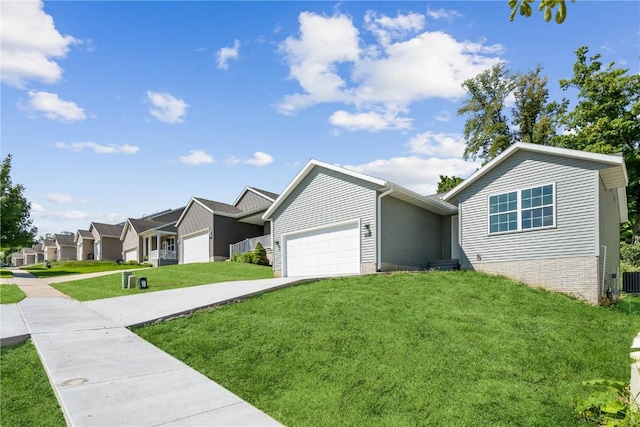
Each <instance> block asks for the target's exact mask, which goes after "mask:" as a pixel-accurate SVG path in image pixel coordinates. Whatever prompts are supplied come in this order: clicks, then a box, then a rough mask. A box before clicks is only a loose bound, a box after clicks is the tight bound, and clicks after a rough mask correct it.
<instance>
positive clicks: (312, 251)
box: [282, 221, 360, 277]
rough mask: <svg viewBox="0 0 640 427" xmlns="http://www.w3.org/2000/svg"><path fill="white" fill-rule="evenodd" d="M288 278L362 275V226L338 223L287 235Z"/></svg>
mask: <svg viewBox="0 0 640 427" xmlns="http://www.w3.org/2000/svg"><path fill="white" fill-rule="evenodd" d="M282 238H283V242H284V244H283V260H284V265H283V267H284V269H283V272H284V274H283V275H284V276H289V277H293V276H317V275H340V274H359V273H360V223H359V221H351V222H348V223H341V224H334V225H331V226H327V227H322V228H314V229H311V230H306V231H302V232H295V233H289V234H287V235H283V236H282Z"/></svg>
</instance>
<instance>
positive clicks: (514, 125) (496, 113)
mask: <svg viewBox="0 0 640 427" xmlns="http://www.w3.org/2000/svg"><path fill="white" fill-rule="evenodd" d="M541 73H542V66H540V65H538V66H537V67H536V68H535V69H534V70H530V71H527V72H526V73H513V72H511V71H509V70H507V69H506V68H505V66H504V64H500V65H496V66H494V67H493V68H491V69H489V70H486V71H484V72H482V73H480V74H478V75H477V76H476V77H474V78H472V79H469V80H466V81H465V82H464V83H463V84H462V86H463V87H464V88H465V89H466V90H467V93H468V95H469V96H468V98H467V99H466V100H465V101H464V102H463V104H462V107H460V109H459V110H458V115H467V116H468V117H467V120H466V122H465V126H464V136H465V139H466V141H467V145H466V147H465V150H464V158H465V159H468V158H470V157H471V158H473V159H475V158H478V157H479V158H481V159H484V160H485V161H489V160H491V159H493V158H494V157H496V156H497V155H498V154H500V153H501V152H503V151H504V150H506V149H507V148H509V146H511V145H512V144H514V143H515V142H517V141H525V142H530V143H534V144H547V143H548V142H549V141H550V139H551V138H552V137H553V136H554V135H555V128H556V123H557V116H558V113H559V112H561V111H563V108H564V105H563V104H557V103H549V102H548V98H549V90H548V89H547V83H548V80H547V78H546V77H544V76H542V75H541ZM508 98H512V99H513V100H514V102H513V106H512V107H509V108H510V110H511V114H510V116H511V120H509V116H508V108H507V99H508Z"/></svg>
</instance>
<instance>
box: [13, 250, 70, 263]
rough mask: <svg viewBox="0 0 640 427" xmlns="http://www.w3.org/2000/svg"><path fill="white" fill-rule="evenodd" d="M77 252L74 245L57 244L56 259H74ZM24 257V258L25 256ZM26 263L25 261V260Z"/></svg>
mask: <svg viewBox="0 0 640 427" xmlns="http://www.w3.org/2000/svg"><path fill="white" fill-rule="evenodd" d="M77 256H78V254H77V252H76V248H75V247H74V246H59V247H58V261H75V260H76V259H77ZM25 259H26V258H25ZM25 264H26V262H25Z"/></svg>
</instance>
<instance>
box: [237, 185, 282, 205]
mask: <svg viewBox="0 0 640 427" xmlns="http://www.w3.org/2000/svg"><path fill="white" fill-rule="evenodd" d="M247 192H251V193H254V194H257V195H258V196H260V197H262V198H263V199H265V200H266V201H268V202H271V203H273V202H274V201H275V200H276V199H277V198H278V194H276V193H272V192H270V191H265V190H260V189H258V188H255V187H245V188H244V190H242V191H241V192H240V195H239V196H238V197H237V198H236V200H235V202H233V206H238V203H240V200H242V198H243V197H244V196H245V195H246V194H247Z"/></svg>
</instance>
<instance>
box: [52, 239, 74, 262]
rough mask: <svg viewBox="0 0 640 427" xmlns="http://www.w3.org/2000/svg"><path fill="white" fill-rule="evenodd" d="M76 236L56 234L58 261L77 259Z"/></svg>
mask: <svg viewBox="0 0 640 427" xmlns="http://www.w3.org/2000/svg"><path fill="white" fill-rule="evenodd" d="M73 238H74V236H70V235H68V234H55V235H54V240H55V242H56V254H57V257H56V258H57V261H75V260H76V259H77V256H78V254H77V252H76V251H77V249H76V244H75V242H74V241H73Z"/></svg>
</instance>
